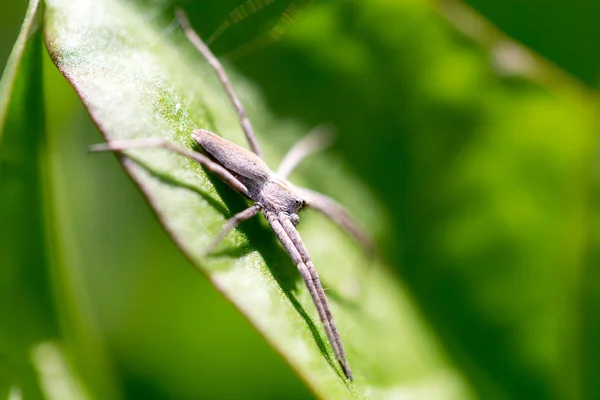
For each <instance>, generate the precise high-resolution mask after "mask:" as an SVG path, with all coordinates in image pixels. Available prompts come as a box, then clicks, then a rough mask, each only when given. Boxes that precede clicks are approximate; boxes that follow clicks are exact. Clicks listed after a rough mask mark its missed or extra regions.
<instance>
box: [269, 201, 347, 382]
mask: <svg viewBox="0 0 600 400" xmlns="http://www.w3.org/2000/svg"><path fill="white" fill-rule="evenodd" d="M265 216H266V217H267V221H269V224H270V225H271V227H272V228H273V231H275V234H276V235H277V237H278V238H279V241H280V242H281V244H282V245H283V247H284V248H285V250H286V251H287V253H288V254H289V255H290V257H291V258H292V261H293V262H294V264H296V267H297V268H298V271H299V272H300V275H301V276H302V279H303V280H304V283H305V284H306V286H307V288H308V291H309V293H310V296H311V297H312V300H313V302H314V304H315V306H316V308H317V311H318V313H319V318H320V319H321V322H322V323H323V326H324V327H325V332H326V333H327V338H328V339H329V342H330V343H331V346H332V347H333V351H334V353H335V356H336V358H337V360H338V362H339V363H340V366H341V367H342V370H343V371H344V375H345V376H346V378H348V380H352V372H351V371H350V367H349V365H348V360H346V355H345V354H344V349H343V347H342V341H341V339H340V335H339V333H338V331H337V328H336V326H335V323H334V322H333V316H332V315H331V311H330V310H329V303H328V302H327V297H326V296H325V292H324V291H323V287H322V286H321V282H320V280H319V277H318V275H317V271H316V270H315V268H314V265H313V264H312V262H311V261H310V258H309V257H308V251H307V250H306V248H305V247H304V244H303V243H302V239H300V235H299V234H298V232H297V231H296V229H295V228H294V226H293V224H292V222H291V221H290V219H289V216H287V215H286V214H280V215H279V216H277V215H275V214H274V213H272V212H269V213H265Z"/></svg>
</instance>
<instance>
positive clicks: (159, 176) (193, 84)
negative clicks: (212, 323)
mask: <svg viewBox="0 0 600 400" xmlns="http://www.w3.org/2000/svg"><path fill="white" fill-rule="evenodd" d="M154 15H156V10H155V9H148V8H143V7H141V6H139V5H136V4H135V3H132V2H119V1H117V0H96V1H84V2H81V1H68V0H50V1H47V12H46V21H45V29H46V31H45V34H46V43H47V46H48V50H49V52H50V54H51V57H52V59H53V61H54V62H55V64H56V65H57V67H58V68H59V69H60V71H61V72H62V73H63V75H64V76H65V77H66V78H67V79H68V80H69V82H70V83H71V84H72V85H73V87H74V88H75V90H76V91H77V93H78V94H79V96H80V97H81V99H82V101H83V102H84V104H85V105H86V107H87V109H88V111H89V113H90V115H91V117H92V119H93V120H94V121H95V122H96V124H97V125H98V127H99V128H100V130H101V131H102V133H103V134H104V135H105V136H106V138H107V140H118V139H125V138H138V137H163V138H167V139H169V140H172V141H175V142H178V143H181V144H183V145H186V146H190V145H191V143H192V142H191V139H190V133H191V131H192V130H193V129H195V128H204V129H210V130H212V131H215V132H218V133H219V134H221V135H222V136H223V137H225V138H227V139H229V140H232V141H235V142H237V143H240V144H243V143H244V142H243V135H242V133H241V130H240V128H239V126H238V122H237V116H236V114H235V112H234V110H233V108H232V106H231V105H230V104H229V102H228V100H227V98H226V96H225V94H224V92H223V89H222V88H221V87H220V85H219V83H218V82H217V81H216V78H215V76H214V72H213V71H212V70H211V69H210V67H209V66H208V64H207V63H206V61H205V60H203V59H202V58H201V57H200V56H199V55H198V54H196V52H195V51H194V50H193V48H192V46H191V45H190V44H189V43H187V41H186V40H185V39H184V38H183V36H182V35H180V34H176V35H175V34H173V35H169V34H168V33H167V32H168V31H166V30H165V27H166V26H167V24H168V21H162V22H161V21H157V20H156V19H155V18H154V17H153V16H154ZM234 78H235V77H234ZM234 86H235V87H236V88H237V90H238V93H239V94H240V95H241V97H242V101H243V102H244V104H246V105H247V107H249V113H250V115H251V118H252V119H253V121H254V123H255V128H257V130H258V131H259V133H260V134H259V139H260V140H261V142H262V144H263V147H264V148H265V152H266V154H267V157H266V158H267V160H268V161H269V162H270V163H271V164H272V163H273V162H274V161H277V160H278V159H279V157H280V156H281V155H282V153H283V152H284V150H285V149H283V148H281V147H280V146H281V144H282V143H284V142H290V139H292V138H294V137H298V136H299V135H298V131H297V130H296V128H294V127H292V126H290V124H283V123H280V122H277V121H274V120H273V119H272V118H271V117H270V116H269V115H268V111H267V110H266V109H265V108H264V107H263V106H262V105H261V101H260V99H259V98H258V96H257V94H256V93H255V92H254V91H253V90H251V89H250V88H249V85H248V84H247V83H245V82H244V81H243V80H242V79H239V78H235V79H234ZM317 158H320V159H317ZM120 160H121V162H122V164H123V166H124V167H125V170H126V171H127V172H128V173H129V174H130V175H131V176H132V178H133V179H134V181H135V182H136V183H137V184H138V185H139V187H140V188H141V190H142V192H143V193H144V195H145V196H146V198H147V200H148V202H149V204H150V205H151V207H152V208H153V209H154V211H155V212H156V215H157V217H158V218H159V220H160V221H161V222H162V224H163V226H164V227H165V229H166V230H167V232H168V233H169V234H170V235H171V237H172V238H173V240H174V241H175V243H176V244H177V245H178V246H179V247H180V248H181V250H182V251H183V252H184V253H185V254H186V255H187V256H188V257H189V259H190V260H191V261H192V263H193V264H194V265H195V266H196V267H197V268H198V270H200V271H201V272H202V273H204V274H205V275H206V276H207V277H208V278H209V279H210V281H211V282H212V283H213V284H214V285H215V287H216V288H217V289H218V290H219V291H221V292H222V293H223V295H224V296H225V297H226V298H228V299H229V300H230V301H231V302H232V303H233V304H234V305H235V306H236V307H237V308H238V309H239V310H240V311H241V312H242V313H243V314H244V315H245V316H246V317H247V318H248V320H249V321H250V322H251V323H252V324H253V325H254V326H255V327H256V329H257V330H259V331H260V332H261V333H262V334H263V335H264V337H265V339H266V340H267V341H269V342H270V343H271V345H272V346H273V347H274V348H275V349H277V350H278V351H279V352H280V353H281V354H282V355H283V357H285V359H286V360H287V361H288V362H289V363H290V364H291V365H292V367H293V368H295V369H296V370H297V372H298V374H299V375H300V376H301V377H302V378H303V379H304V380H305V382H306V383H307V385H309V387H310V388H311V389H312V390H313V391H314V392H315V393H316V394H317V395H319V396H320V397H326V398H349V397H357V398H360V397H365V396H367V395H368V396H369V398H390V397H391V396H394V395H419V394H421V395H422V397H423V398H430V397H432V396H433V397H435V398H468V397H470V394H469V389H468V387H467V385H466V384H465V382H464V381H463V378H462V377H461V375H460V373H458V372H457V371H456V370H455V369H454V367H453V366H452V365H451V364H450V363H449V362H448V360H447V359H446V357H445V356H444V354H443V352H440V349H439V347H438V346H437V345H436V340H435V338H434V337H432V335H431V333H430V332H429V331H428V330H427V328H426V327H425V326H424V325H423V324H422V323H421V320H420V317H419V315H418V313H417V312H416V311H415V309H414V308H413V305H412V303H411V300H410V299H409V298H408V296H407V295H406V293H404V291H403V290H402V285H401V284H400V282H398V280H397V278H396V277H395V276H394V275H392V274H391V273H390V272H389V271H388V270H386V268H385V266H383V265H380V264H378V263H376V262H372V261H370V260H368V259H367V258H365V256H364V255H362V253H361V251H360V250H359V249H358V248H357V246H356V245H355V244H354V243H353V242H352V241H351V240H350V239H349V238H347V237H345V236H344V235H343V234H342V233H341V232H339V230H337V229H336V228H335V227H334V226H332V224H331V223H329V222H327V221H323V220H322V219H321V218H317V217H316V216H315V217H313V216H310V215H309V216H305V217H306V218H304V220H303V221H302V222H301V224H300V231H301V234H302V235H303V237H304V238H305V240H306V242H307V246H308V248H309V250H311V252H312V255H313V258H314V261H315V264H316V266H317V268H318V269H319V271H320V273H321V275H322V279H323V281H324V284H325V286H326V287H328V289H329V290H328V295H329V298H330V300H331V303H332V309H333V313H334V315H335V318H336V321H337V323H338V327H339V329H340V332H341V335H342V339H343V341H344V344H345V346H346V348H347V353H348V359H349V361H350V363H351V366H352V368H353V370H354V374H355V379H356V381H355V383H352V384H346V383H345V382H344V380H343V379H342V378H341V376H340V371H339V370H337V367H336V365H335V362H334V361H333V357H332V354H331V349H330V346H329V344H328V343H327V342H326V340H325V335H324V332H323V329H322V328H321V326H320V323H319V321H318V318H317V314H316V310H315V308H314V305H313V304H312V302H311V301H310V297H309V295H308V292H307V290H306V289H305V288H304V286H303V284H302V282H301V279H300V277H299V275H298V273H297V271H296V270H295V268H294V266H293V264H292V263H291V261H290V260H289V259H288V257H287V255H286V254H285V253H284V251H283V249H282V248H281V247H280V246H279V244H278V243H277V241H276V239H275V237H274V235H273V233H272V232H270V231H269V230H268V229H267V228H266V226H265V224H264V223H260V222H258V220H257V221H252V222H249V223H248V224H246V225H244V226H243V227H241V229H239V230H238V231H236V232H235V233H234V234H231V235H229V236H228V238H227V239H226V240H225V241H224V243H223V244H222V245H221V247H220V251H219V252H218V254H217V255H214V256H206V255H205V254H204V252H203V249H205V248H206V246H207V245H208V243H209V242H210V241H211V239H212V238H213V237H214V235H215V234H216V233H217V232H218V231H219V230H220V228H221V226H222V224H223V222H224V221H225V220H226V219H227V218H228V217H229V216H230V215H231V214H233V213H235V212H237V211H239V210H241V209H242V208H243V207H245V204H246V203H245V201H243V200H242V199H241V197H240V196H239V195H238V194H236V193H234V192H232V191H231V190H230V189H229V188H228V187H227V186H225V185H224V184H223V183H221V182H219V181H218V180H216V179H215V178H214V177H212V176H209V175H206V174H205V173H204V170H203V169H202V168H201V167H200V166H198V165H197V164H195V163H193V162H191V161H189V160H187V159H183V158H182V157H180V156H178V155H176V154H172V153H169V152H166V151H161V150H148V149H145V150H138V151H132V152H128V157H122V158H120ZM312 162H314V163H315V164H314V166H315V169H314V170H313V171H327V172H325V173H322V172H321V173H322V175H323V179H324V180H327V182H328V184H331V186H332V188H335V189H332V190H333V191H334V192H336V193H339V194H340V195H342V194H343V195H344V196H345V198H348V199H352V200H351V205H354V206H355V207H353V208H356V209H358V208H359V207H360V208H362V209H363V210H374V211H372V212H366V211H364V212H363V213H362V214H361V215H362V216H364V217H365V218H364V220H365V221H369V223H368V225H369V226H370V227H371V228H377V227H378V226H381V225H383V222H382V221H383V215H382V213H381V212H380V211H378V207H377V204H376V202H375V201H374V200H373V198H372V197H371V196H369V195H368V194H367V193H368V191H367V190H366V189H365V187H363V185H361V184H360V182H359V181H357V180H356V179H354V178H353V177H352V176H351V175H350V174H349V173H348V171H347V168H345V167H344V166H343V165H341V164H340V163H339V162H335V161H334V160H327V159H325V158H324V157H323V156H319V157H315V160H314V161H312ZM298 183H302V182H301V181H300V182H298ZM342 200H344V199H342ZM366 217H368V218H366ZM98 240H102V238H98ZM357 286H358V289H356V288H357ZM257 362H259V360H257ZM233 379H235V377H234V378H233ZM425 388H426V389H427V390H426V391H425Z"/></svg>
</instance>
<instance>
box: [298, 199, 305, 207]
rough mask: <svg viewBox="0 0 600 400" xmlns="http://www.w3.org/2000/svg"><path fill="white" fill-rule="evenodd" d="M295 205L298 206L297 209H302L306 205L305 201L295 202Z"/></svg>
mask: <svg viewBox="0 0 600 400" xmlns="http://www.w3.org/2000/svg"><path fill="white" fill-rule="evenodd" d="M296 205H297V206H298V208H302V207H304V206H305V205H306V201H304V200H296Z"/></svg>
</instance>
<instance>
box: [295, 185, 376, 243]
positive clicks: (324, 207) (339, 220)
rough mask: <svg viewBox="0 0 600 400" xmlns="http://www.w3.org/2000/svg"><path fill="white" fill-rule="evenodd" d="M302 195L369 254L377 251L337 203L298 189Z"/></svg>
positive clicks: (371, 241) (315, 193)
mask: <svg viewBox="0 0 600 400" xmlns="http://www.w3.org/2000/svg"><path fill="white" fill-rule="evenodd" d="M296 189H297V190H298V191H299V192H300V193H301V195H302V196H303V197H304V199H305V200H306V205H307V206H308V207H311V208H313V209H315V210H317V211H318V212H320V213H321V214H323V215H325V216H326V217H327V218H329V219H330V220H332V221H333V222H335V223H336V224H337V225H338V226H340V227H341V228H342V229H344V230H345V231H346V232H347V233H348V234H349V235H350V236H352V237H353V238H354V239H355V240H356V241H357V242H358V243H360V245H361V246H362V247H363V248H364V249H365V251H366V252H367V253H368V254H372V253H373V252H374V250H375V245H374V243H373V240H372V239H371V237H370V236H369V235H368V234H367V233H366V232H365V231H364V229H363V228H361V227H360V225H358V223H356V221H355V220H354V219H353V218H352V217H351V216H350V214H349V213H348V211H347V210H346V209H345V208H344V207H343V206H342V205H341V204H339V203H338V202H337V201H335V200H333V199H332V198H331V197H328V196H325V195H324V194H321V193H318V192H315V191H313V190H310V189H306V188H302V187H296Z"/></svg>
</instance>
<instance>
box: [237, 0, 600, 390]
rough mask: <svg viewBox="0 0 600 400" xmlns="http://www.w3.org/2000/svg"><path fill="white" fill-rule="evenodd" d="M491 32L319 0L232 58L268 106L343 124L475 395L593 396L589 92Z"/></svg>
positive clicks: (392, 9)
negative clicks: (273, 41) (256, 47)
mask: <svg viewBox="0 0 600 400" xmlns="http://www.w3.org/2000/svg"><path fill="white" fill-rule="evenodd" d="M443 3H444V4H446V3H453V2H447V1H444V2H443ZM467 17H469V15H467ZM399 21H401V23H400V22H399ZM461 22H462V23H463V24H464V25H463V26H462V28H469V29H463V30H470V31H471V32H478V33H480V34H481V33H483V35H482V36H483V38H484V39H487V38H488V37H487V35H486V34H487V31H486V29H485V28H486V26H485V25H483V26H482V24H481V23H480V22H481V21H480V20H478V19H472V18H463V19H462V21H461ZM530 26H533V25H530ZM482 28H484V29H482ZM501 38H502V39H505V35H503V36H502V37H501ZM492 44H494V45H495V44H499V45H500V46H498V47H496V46H494V47H493V48H487V47H483V48H482V47H481V46H479V45H477V44H474V43H473V42H472V41H471V40H470V39H468V38H465V36H464V35H463V34H462V33H461V32H458V31H457V30H456V28H455V27H454V26H451V25H450V24H448V23H447V22H446V21H445V20H444V18H442V17H440V15H439V14H438V13H437V12H436V10H435V9H434V8H432V7H431V6H430V4H425V2H422V1H420V0H406V1H390V0H369V1H356V2H316V3H315V5H314V6H313V7H310V8H309V9H308V11H307V15H305V16H304V17H303V19H302V20H301V22H300V23H299V24H298V25H297V26H296V27H294V29H293V32H292V33H291V34H290V35H289V36H288V37H286V38H285V39H284V40H283V42H282V43H280V44H278V45H276V46H272V47H271V48H269V49H265V50H264V51H262V52H260V53H257V54H254V55H252V56H249V57H247V58H246V59H244V60H240V61H239V63H238V64H239V67H240V68H241V69H242V70H243V72H244V73H245V74H246V75H247V76H250V77H251V78H252V79H254V80H256V81H257V82H258V84H259V85H260V87H261V89H262V90H263V91H264V93H265V97H266V98H267V100H268V104H269V105H270V108H271V109H272V110H273V111H274V112H276V113H278V114H279V115H293V116H294V117H295V118H298V119H302V120H303V121H307V122H308V123H316V122H318V121H321V120H323V119H324V118H327V120H329V121H332V122H333V123H334V124H335V125H336V126H337V127H338V129H339V130H340V132H343V134H344V137H343V138H344V140H343V141H338V143H337V146H338V148H339V150H340V153H342V154H343V156H344V158H345V159H346V160H350V161H351V162H352V164H351V165H352V166H353V168H354V173H355V174H357V175H359V176H361V178H362V180H363V181H364V182H369V187H370V189H371V190H373V192H374V193H375V194H376V196H377V198H378V199H379V200H380V201H381V203H382V205H383V207H385V208H386V210H388V215H389V216H390V220H389V224H390V225H391V229H390V232H389V234H388V235H387V236H386V237H385V243H384V244H383V246H382V247H384V252H385V254H386V256H387V257H388V258H389V259H390V260H391V264H392V265H393V266H394V267H395V268H396V269H397V271H398V273H399V274H400V275H401V277H402V279H403V281H404V282H406V285H407V287H409V288H410V290H411V292H412V293H414V296H415V299H416V301H417V302H418V304H419V307H420V308H421V310H423V313H424V315H425V316H426V318H427V322H428V323H430V324H431V325H432V326H433V327H434V329H435V331H436V333H437V334H438V338H439V339H440V340H441V341H442V342H443V343H444V345H445V348H446V349H447V351H449V353H450V354H451V355H452V357H453V360H454V361H455V362H456V363H457V364H458V365H460V366H461V369H462V371H464V373H465V374H466V375H467V376H468V378H469V381H470V383H471V384H472V385H473V386H474V387H475V388H476V390H477V393H478V394H479V396H480V397H481V398H485V399H490V398H549V399H560V398H565V399H576V398H594V394H595V393H597V392H595V393H594V392H591V391H589V390H588V392H587V393H588V395H587V397H586V391H584V390H582V389H584V388H585V386H590V387H593V385H594V384H595V382H597V380H595V379H591V378H587V377H589V376H590V375H592V374H593V373H594V372H595V371H597V368H594V366H597V365H598V362H599V361H600V354H599V353H598V350H597V348H598V346H597V344H595V343H597V341H595V342H594V341H592V339H591V338H592V337H594V334H595V333H597V332H598V322H597V317H596V316H597V315H598V312H597V311H594V310H597V309H598V301H597V296H596V295H594V294H593V293H597V291H594V288H596V287H598V279H597V275H598V274H597V272H596V273H593V272H591V269H592V268H596V270H597V262H596V264H594V260H595V259H594V258H593V256H594V255H595V254H596V253H597V250H595V247H593V246H589V245H590V243H589V241H588V237H587V236H588V231H589V230H593V229H594V226H595V225H596V222H595V221H597V217H596V216H595V215H594V214H593V213H591V212H590V209H589V206H590V204H589V203H588V202H589V198H588V197H589V193H590V191H594V190H595V188H596V186H597V182H593V181H590V179H589V175H590V173H591V171H595V170H596V168H597V167H595V166H594V164H595V160H594V157H596V156H595V155H594V152H595V151H596V149H597V132H598V121H597V105H598V102H597V100H598V94H597V93H596V92H594V91H592V90H589V89H588V88H587V87H584V85H582V84H580V83H579V82H578V81H576V80H573V79H570V78H568V79H565V75H566V74H564V73H556V69H555V68H552V69H549V70H547V69H546V67H547V66H548V63H547V62H546V63H538V61H539V59H538V58H536V57H531V54H530V53H529V52H528V51H527V50H526V49H522V48H515V47H513V46H512V45H511V43H510V42H509V41H507V40H502V41H500V42H499V43H497V42H494V43H492ZM502 45H505V46H502ZM488 50H491V51H488ZM499 56H500V57H499ZM499 59H501V60H499ZM501 61H503V62H501ZM273 65H276V67H273ZM507 67H512V68H507ZM530 72H534V73H540V76H541V77H542V78H543V79H536V80H531V79H530ZM559 72H560V71H559ZM574 81H575V82H574ZM282 82H285V84H282ZM539 82H543V83H544V84H543V85H541V84H539ZM290 93H293V94H294V95H293V96H289V94H290ZM285 96H287V98H286V101H281V99H282V98H284V97H285ZM307 99H309V100H307ZM316 185H318V183H317V182H315V186H316ZM324 186H325V185H324ZM320 189H322V190H327V188H326V187H323V188H320ZM592 204H594V203H592ZM588 259H589V260H590V261H589V263H590V264H585V260H588ZM592 265H593V266H594V267H592ZM582 296H583V297H584V298H582ZM582 322H583V325H582ZM588 329H589V330H588ZM596 336H597V335H596ZM582 368H583V369H584V371H583V372H585V373H586V374H588V375H583V374H582V373H581V372H582ZM596 397H597V396H596Z"/></svg>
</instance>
